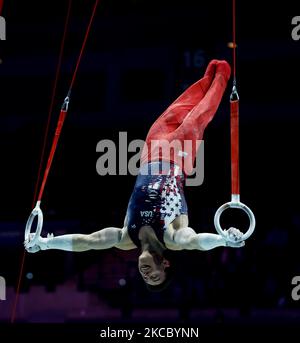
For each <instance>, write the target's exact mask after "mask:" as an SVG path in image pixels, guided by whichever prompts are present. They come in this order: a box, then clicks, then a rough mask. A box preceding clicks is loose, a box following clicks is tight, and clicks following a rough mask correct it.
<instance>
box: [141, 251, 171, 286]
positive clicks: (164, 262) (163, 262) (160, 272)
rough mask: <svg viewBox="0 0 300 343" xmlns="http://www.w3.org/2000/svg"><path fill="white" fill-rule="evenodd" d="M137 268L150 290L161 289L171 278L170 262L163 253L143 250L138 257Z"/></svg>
mask: <svg viewBox="0 0 300 343" xmlns="http://www.w3.org/2000/svg"><path fill="white" fill-rule="evenodd" d="M138 269H139V272H140V274H141V276H142V278H143V280H144V281H145V283H146V286H147V288H148V289H149V290H150V291H162V290H164V289H165V288H166V287H167V286H168V285H169V284H170V281H171V279H172V270H173V268H172V264H171V262H170V260H169V259H167V258H166V257H165V256H164V255H159V254H157V253H155V252H150V251H148V250H147V251H143V252H142V253H141V254H140V256H139V258H138Z"/></svg>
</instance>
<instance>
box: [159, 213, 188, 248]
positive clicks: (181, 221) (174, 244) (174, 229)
mask: <svg viewBox="0 0 300 343" xmlns="http://www.w3.org/2000/svg"><path fill="white" fill-rule="evenodd" d="M188 223H189V221H188V216H187V215H186V214H182V215H180V216H178V217H176V218H175V219H174V220H173V222H172V223H171V224H170V225H169V226H168V227H167V229H166V231H165V233H164V242H165V245H166V247H167V248H168V249H170V250H182V249H184V248H183V247H182V246H181V245H180V244H179V243H178V241H177V240H176V239H175V238H176V235H177V233H178V231H180V230H184V228H186V227H187V226H188Z"/></svg>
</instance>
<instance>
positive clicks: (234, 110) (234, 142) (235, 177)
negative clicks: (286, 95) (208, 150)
mask: <svg viewBox="0 0 300 343" xmlns="http://www.w3.org/2000/svg"><path fill="white" fill-rule="evenodd" d="M232 27H233V30H232V34H233V90H232V93H231V99H230V145H231V194H234V195H239V194H240V173H239V98H238V94H237V90H236V4H235V0H232Z"/></svg>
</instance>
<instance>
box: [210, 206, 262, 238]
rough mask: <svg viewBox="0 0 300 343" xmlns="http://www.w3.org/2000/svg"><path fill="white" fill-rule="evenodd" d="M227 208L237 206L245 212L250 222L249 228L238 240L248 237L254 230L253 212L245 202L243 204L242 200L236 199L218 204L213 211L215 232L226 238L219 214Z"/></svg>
mask: <svg viewBox="0 0 300 343" xmlns="http://www.w3.org/2000/svg"><path fill="white" fill-rule="evenodd" d="M228 208H237V209H241V210H243V211H244V212H246V213H247V215H248V217H249V220H250V224H249V229H248V231H247V232H246V233H244V234H243V236H242V237H241V239H240V240H239V241H240V242H241V241H245V240H246V239H248V238H249V237H250V236H251V235H252V233H253V232H254V229H255V224H256V223H255V216H254V214H253V212H252V211H251V210H250V208H249V207H248V206H246V205H245V204H243V203H242V202H240V201H238V202H236V201H230V202H227V203H225V204H224V205H222V206H220V207H219V208H218V209H217V211H216V213H215V217H214V224H215V228H216V230H217V232H218V233H219V234H220V235H221V236H223V237H224V238H228V236H227V235H226V232H225V231H224V230H223V229H222V227H221V224H220V217H221V214H222V213H223V212H224V211H225V210H226V209H228Z"/></svg>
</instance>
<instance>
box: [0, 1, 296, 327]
mask: <svg viewBox="0 0 300 343" xmlns="http://www.w3.org/2000/svg"><path fill="white" fill-rule="evenodd" d="M264 5H265V6H264V7H263V6H262V4H261V2H259V1H256V0H255V1H251V2H249V1H247V2H243V3H241V1H240V2H238V4H237V44H238V50H237V54H238V55H237V57H238V65H237V67H238V70H237V73H238V75H237V77H238V85H239V94H240V135H241V137H240V151H241V156H240V160H241V166H240V168H241V170H240V171H241V197H242V201H243V202H245V203H246V204H248V205H249V206H250V207H251V208H252V210H253V211H254V213H255V214H256V217H257V228H256V231H255V233H254V234H253V236H252V237H251V238H250V239H249V240H248V241H247V242H246V246H245V248H243V249H237V250H235V249H223V248H219V249H216V250H213V251H210V252H194V251H189V252H178V253H177V264H178V268H177V273H176V275H175V279H174V281H173V283H172V285H171V286H170V287H169V289H168V290H166V291H163V292H162V293H149V292H148V291H147V290H146V289H145V286H144V284H143V282H142V281H141V280H140V276H139V275H138V270H137V268H136V256H137V252H135V251H129V252H126V251H118V250H116V249H111V250H108V251H91V252H85V253H67V252H59V251H47V252H41V253H38V254H34V255H27V257H26V264H25V270H24V277H23V281H22V286H21V294H20V299H19V305H18V308H17V317H16V318H17V321H18V322H25V323H36V322H43V323H74V322H96V321H97V322H103V323H105V322H107V321H109V322H111V323H114V322H119V323H120V322H121V323H131V322H135V323H137V322H142V323H147V322H154V321H158V322H164V321H166V322H167V321H168V322H174V323H202V324H203V323H207V324H208V325H210V324H212V323H233V324H235V323H236V324H241V325H242V324H243V323H247V324H248V325H251V324H255V323H263V324H264V323H265V324H266V325H269V324H277V325H281V326H284V325H286V326H287V327H288V325H297V323H298V321H299V316H300V309H299V302H297V301H294V300H293V299H292V297H291V292H292V288H293V286H292V284H291V280H292V278H293V277H294V276H295V275H300V264H299V246H298V245H299V238H300V209H299V180H298V177H299V166H298V163H297V159H298V147H299V122H300V116H299V115H300V113H299V85H298V84H299V80H300V68H299V66H300V65H299V58H300V41H294V40H293V39H292V37H291V30H292V25H291V20H292V18H293V17H294V16H296V15H297V14H298V15H299V13H297V9H296V6H295V5H293V3H292V2H291V5H290V4H289V3H288V2H285V4H284V6H281V5H280V4H278V5H277V4H275V3H273V2H272V3H271V2H269V4H268V2H267V3H264ZM92 6H93V1H91V0H88V1H87V0H85V1H83V0H80V1H76V2H75V1H74V4H73V8H72V14H71V22H70V27H69V31H68V36H67V41H66V51H65V54H64V59H63V64H62V71H61V78H60V81H59V88H58V92H57V97H56V103H55V111H54V114H53V122H52V127H51V129H52V130H51V131H50V138H49V142H50V141H51V133H52V134H53V126H54V124H55V121H56V119H57V115H58V113H59V108H60V105H61V103H62V100H63V98H64V97H65V95H66V94H65V93H66V91H67V87H68V85H69V82H70V77H71V72H72V71H73V68H74V63H75V60H76V58H77V55H78V52H79V49H80V47H81V42H82V39H83V35H84V32H85V28H86V25H87V22H88V19H89V16H90V13H91V9H92ZM66 9H67V1H66V0H63V1H59V2H54V1H48V0H47V1H43V2H30V1H14V2H9V1H7V2H4V8H3V14H2V15H3V16H4V17H5V18H6V22H7V40H6V41H1V42H0V59H1V64H0V80H1V82H0V98H1V100H0V106H1V107H0V111H1V125H0V146H1V171H0V173H1V200H0V201H1V206H0V275H1V276H3V277H5V279H6V282H7V300H6V301H0V322H1V321H2V322H3V323H5V322H7V321H9V318H10V314H11V310H12V304H13V301H14V294H15V289H16V284H17V278H18V273H19V268H20V261H21V256H22V253H23V247H22V242H23V233H24V225H25V222H26V220H27V217H28V215H29V213H30V211H31V209H32V208H31V204H32V197H33V191H34V185H35V180H36V176H37V170H38V162H39V156H40V151H41V146H42V139H43V130H44V127H45V123H46V119H47V111H48V106H49V101H50V95H51V86H52V83H53V78H54V73H55V67H56V63H57V58H58V52H59V44H60V39H61V34H62V31H63V25H64V20H65V14H66ZM298 12H299V11H298ZM231 39H232V38H231V1H222V2H217V3H216V2H209V1H192V0H186V1H184V2H181V3H178V2H174V1H169V0H165V1H157V0H153V1H144V0H123V1H107V0H103V1H102V2H101V4H100V7H99V9H98V12H97V16H96V19H95V23H94V25H93V28H92V32H91V35H90V37H89V41H88V44H87V47H86V51H85V54H84V59H83V61H82V65H81V66H80V70H79V75H78V79H77V81H76V84H75V87H74V91H73V94H72V97H71V105H70V110H69V115H68V117H67V120H66V123H65V126H64V129H63V133H62V136H61V140H60V142H59V146H58V150H57V154H56V156H55V160H54V164H53V167H52V170H51V173H50V177H49V181H48V184H47V186H46V191H45V196H44V201H43V204H42V207H43V210H44V219H45V225H44V232H53V233H54V234H55V235H58V234H64V233H75V232H78V233H91V232H93V231H95V230H97V229H100V228H103V227H105V226H122V223H123V219H124V216H125V212H126V207H127V201H128V199H129V197H130V194H131V190H132V188H133V185H134V182H135V178H134V177H133V176H99V175H98V174H97V172H96V162H97V159H98V158H99V156H100V154H99V153H97V152H96V145H97V143H98V142H99V141H100V140H102V139H113V140H115V141H116V142H117V141H118V134H119V132H120V131H124V132H127V133H128V139H144V138H145V135H146V133H147V130H148V128H149V127H150V125H151V124H152V123H153V121H154V120H155V119H156V118H157V116H158V115H159V114H160V113H161V112H162V111H163V110H164V109H165V108H166V107H167V106H168V104H170V103H171V102H172V101H173V100H174V99H175V98H176V97H177V96H178V95H179V94H180V93H181V92H182V91H183V90H184V89H185V88H186V87H187V86H188V85H190V84H191V83H192V82H194V81H196V80H197V79H198V78H200V77H201V76H202V74H203V72H204V70H205V68H206V65H207V64H208V62H209V60H210V59H212V58H219V59H227V60H228V61H229V62H231V53H232V51H231V49H229V48H228V47H227V43H228V42H230V41H231ZM230 88H231V83H229V87H228V89H227V93H226V94H225V96H224V99H223V102H222V105H221V106H220V108H219V110H218V113H217V115H216V117H215V119H214V120H213V122H212V123H211V124H210V126H209V127H208V129H207V131H206V134H205V137H204V139H205V178H204V183H203V185H201V186H200V187H189V188H187V189H186V198H187V201H188V204H189V215H190V225H191V227H193V228H195V229H196V231H198V232H202V231H208V232H214V228H213V216H214V213H215V210H216V209H217V208H218V207H219V206H220V205H221V204H223V203H224V202H226V201H228V200H229V197H230V182H229V181H230V141H229V139H230V136H229V130H230V128H229V100H228V99H229V93H230ZM224 219H225V221H228V223H229V222H230V223H231V224H239V225H241V227H242V228H244V229H245V228H246V226H247V220H246V218H244V217H243V216H241V217H240V216H239V213H235V212H232V213H231V214H229V215H228V216H226V218H224ZM295 327H296V326H295Z"/></svg>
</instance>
